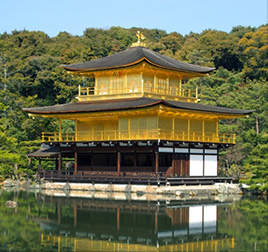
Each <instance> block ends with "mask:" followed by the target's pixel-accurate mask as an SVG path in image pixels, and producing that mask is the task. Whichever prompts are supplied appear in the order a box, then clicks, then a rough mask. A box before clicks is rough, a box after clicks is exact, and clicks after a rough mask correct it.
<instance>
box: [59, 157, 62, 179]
mask: <svg viewBox="0 0 268 252" xmlns="http://www.w3.org/2000/svg"><path fill="white" fill-rule="evenodd" d="M61 166H62V157H61V153H59V159H58V173H59V174H60V172H61Z"/></svg>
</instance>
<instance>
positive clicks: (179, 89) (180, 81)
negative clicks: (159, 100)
mask: <svg viewBox="0 0 268 252" xmlns="http://www.w3.org/2000/svg"><path fill="white" fill-rule="evenodd" d="M181 78H182V77H181V76H180V80H179V96H181V95H182V93H181V88H182V86H181Z"/></svg>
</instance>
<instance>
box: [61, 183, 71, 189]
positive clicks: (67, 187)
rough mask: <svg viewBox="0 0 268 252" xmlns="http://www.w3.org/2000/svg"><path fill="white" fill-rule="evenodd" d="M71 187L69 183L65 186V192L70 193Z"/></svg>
mask: <svg viewBox="0 0 268 252" xmlns="http://www.w3.org/2000/svg"><path fill="white" fill-rule="evenodd" d="M70 188H71V187H70V185H69V183H68V182H67V183H66V184H65V185H64V186H63V188H62V189H63V191H69V190H70Z"/></svg>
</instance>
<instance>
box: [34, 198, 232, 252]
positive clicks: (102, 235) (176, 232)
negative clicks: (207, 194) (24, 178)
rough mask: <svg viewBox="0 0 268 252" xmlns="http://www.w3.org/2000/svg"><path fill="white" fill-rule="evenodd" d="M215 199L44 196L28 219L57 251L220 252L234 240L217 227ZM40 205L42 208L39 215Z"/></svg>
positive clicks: (230, 246) (43, 241)
mask: <svg viewBox="0 0 268 252" xmlns="http://www.w3.org/2000/svg"><path fill="white" fill-rule="evenodd" d="M39 200H40V199H39ZM219 204H222V203H218V202H215V201H213V200H209V199H208V200H202V201H199V200H185V201H180V202H178V201H176V202H175V201H174V202H173V201H172V202H164V201H162V202H155V201H151V202H148V201H116V200H99V199H86V200H85V199H70V198H69V199H68V198H56V197H44V198H43V199H42V200H41V201H39V206H40V209H39V210H40V211H39V217H38V218H33V219H34V220H35V221H37V222H38V223H39V224H40V227H41V228H42V230H43V233H42V235H41V243H42V245H44V246H46V245H53V246H57V248H58V251H61V250H65V249H71V250H74V251H114V250H116V251H219V250H220V249H226V248H234V239H233V238H232V237H228V236H227V235H225V234H224V233H221V232H219V231H218V224H217V215H218V206H219ZM49 206H51V209H50V210H49V211H47V209H48V207H49ZM43 209H46V211H47V213H46V216H45V217H43V218H42V216H43V214H42V211H43Z"/></svg>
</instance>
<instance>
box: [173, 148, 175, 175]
mask: <svg viewBox="0 0 268 252" xmlns="http://www.w3.org/2000/svg"><path fill="white" fill-rule="evenodd" d="M172 175H173V177H175V153H174V148H173V153H172Z"/></svg>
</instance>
